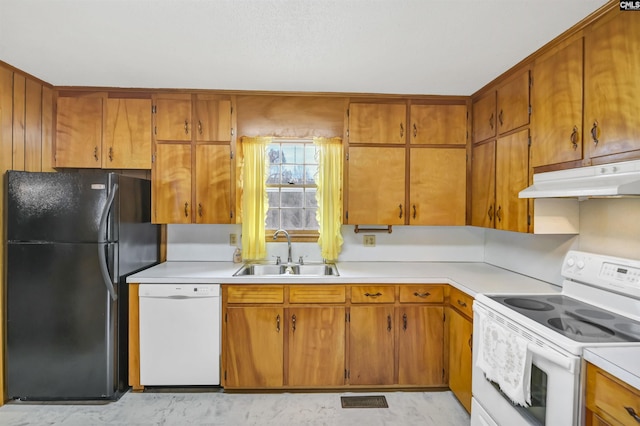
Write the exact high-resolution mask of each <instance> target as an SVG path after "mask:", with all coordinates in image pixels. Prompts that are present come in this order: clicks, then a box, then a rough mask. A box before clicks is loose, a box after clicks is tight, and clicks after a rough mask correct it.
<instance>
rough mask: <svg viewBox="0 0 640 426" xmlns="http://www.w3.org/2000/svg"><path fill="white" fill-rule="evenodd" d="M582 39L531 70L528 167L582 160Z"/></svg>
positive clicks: (544, 59)
mask: <svg viewBox="0 0 640 426" xmlns="http://www.w3.org/2000/svg"><path fill="white" fill-rule="evenodd" d="M582 48H583V42H582V38H579V39H576V40H574V41H573V42H571V43H570V44H568V45H567V46H565V47H563V48H562V49H560V50H558V51H557V52H554V53H553V54H550V55H548V56H545V57H542V58H540V59H539V60H536V63H535V64H534V67H533V87H532V96H531V97H532V102H531V104H532V115H531V166H532V167H538V166H545V165H549V164H557V163H564V162H568V161H576V160H581V159H582V139H583V138H582V125H581V123H582V86H583V79H582V70H583V64H582Z"/></svg>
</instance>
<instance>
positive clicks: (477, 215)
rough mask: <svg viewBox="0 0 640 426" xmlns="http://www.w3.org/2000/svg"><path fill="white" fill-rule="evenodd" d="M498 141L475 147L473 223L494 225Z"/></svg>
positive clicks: (472, 182)
mask: <svg viewBox="0 0 640 426" xmlns="http://www.w3.org/2000/svg"><path fill="white" fill-rule="evenodd" d="M495 199H496V141H495V140H492V141H489V142H487V143H483V144H478V145H475V146H474V147H473V150H472V159H471V225H472V226H482V227H484V228H493V227H494V218H495Z"/></svg>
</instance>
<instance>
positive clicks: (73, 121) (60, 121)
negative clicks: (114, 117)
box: [55, 96, 102, 168]
mask: <svg viewBox="0 0 640 426" xmlns="http://www.w3.org/2000/svg"><path fill="white" fill-rule="evenodd" d="M57 105H58V110H57V115H56V154H55V163H56V165H55V166H56V167H74V168H85V167H89V168H100V165H101V162H100V160H101V157H102V97H93V96H91V97H89V96H86V97H59V98H58V104H57Z"/></svg>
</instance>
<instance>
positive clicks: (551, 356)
mask: <svg viewBox="0 0 640 426" xmlns="http://www.w3.org/2000/svg"><path fill="white" fill-rule="evenodd" d="M527 350H528V351H529V352H531V353H532V354H536V355H538V356H540V357H542V358H544V359H546V360H548V361H550V362H552V363H554V364H556V365H558V366H560V367H562V368H564V369H565V370H567V371H569V372H570V373H571V374H573V373H574V372H575V363H573V362H571V358H566V357H563V356H562V355H558V354H555V353H553V352H551V351H549V350H544V349H542V348H539V347H538V346H536V345H533V344H531V343H530V344H528V345H527Z"/></svg>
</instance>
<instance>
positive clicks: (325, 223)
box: [313, 138, 343, 261]
mask: <svg viewBox="0 0 640 426" xmlns="http://www.w3.org/2000/svg"><path fill="white" fill-rule="evenodd" d="M313 143H314V144H315V145H316V147H317V150H318V153H319V158H318V163H319V166H318V177H317V178H316V185H317V186H318V192H317V193H316V200H317V201H318V212H317V213H316V218H317V219H318V225H319V228H320V229H319V232H320V238H319V239H318V244H319V245H320V252H321V254H322V258H323V259H326V260H329V261H335V260H338V254H340V250H341V249H342V242H343V240H342V233H341V227H342V164H343V163H342V139H341V138H313Z"/></svg>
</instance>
